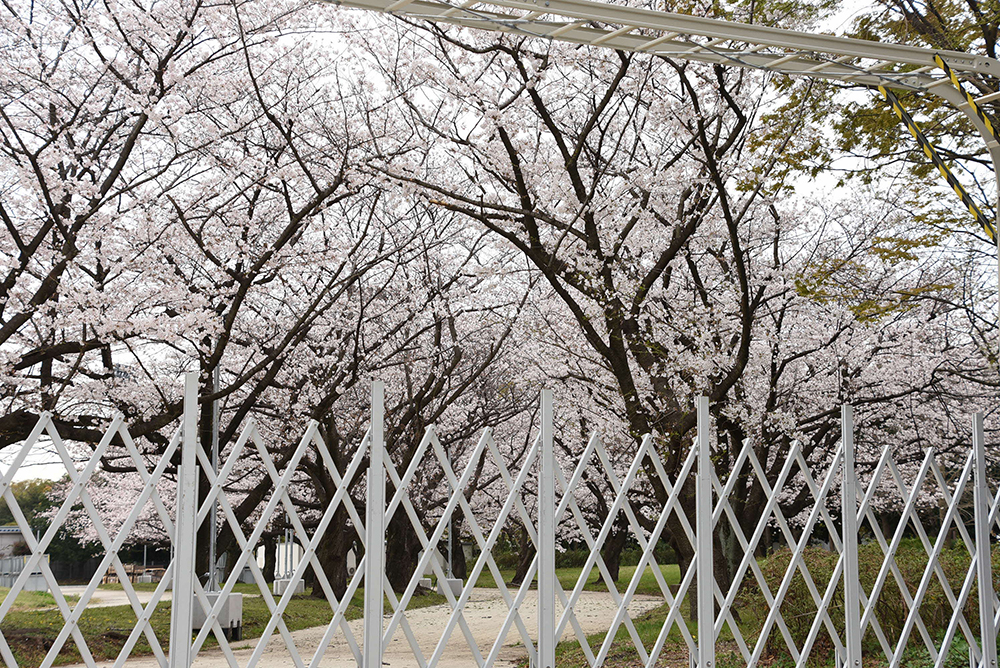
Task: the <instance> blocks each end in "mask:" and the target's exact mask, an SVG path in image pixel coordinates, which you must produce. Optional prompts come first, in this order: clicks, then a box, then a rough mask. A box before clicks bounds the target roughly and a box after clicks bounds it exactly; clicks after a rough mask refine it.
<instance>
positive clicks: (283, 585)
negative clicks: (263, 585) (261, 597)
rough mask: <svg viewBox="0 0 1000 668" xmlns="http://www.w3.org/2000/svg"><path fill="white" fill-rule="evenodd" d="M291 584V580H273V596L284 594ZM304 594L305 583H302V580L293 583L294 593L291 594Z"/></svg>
mask: <svg viewBox="0 0 1000 668" xmlns="http://www.w3.org/2000/svg"><path fill="white" fill-rule="evenodd" d="M291 583H292V579H291V578H281V579H280V580H275V581H274V595H275V596H282V595H283V594H284V593H285V590H286V589H288V585H290V584H291ZM304 593H306V583H305V582H303V581H302V580H299V581H298V582H296V583H295V591H294V592H293V594H304Z"/></svg>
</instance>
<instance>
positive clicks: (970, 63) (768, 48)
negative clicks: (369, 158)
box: [317, 0, 1000, 367]
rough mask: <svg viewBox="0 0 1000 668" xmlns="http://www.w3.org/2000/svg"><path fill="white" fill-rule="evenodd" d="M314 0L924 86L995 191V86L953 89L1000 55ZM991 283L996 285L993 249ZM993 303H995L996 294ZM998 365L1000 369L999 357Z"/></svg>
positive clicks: (704, 21) (489, 1)
mask: <svg viewBox="0 0 1000 668" xmlns="http://www.w3.org/2000/svg"><path fill="white" fill-rule="evenodd" d="M317 1H318V2H323V3H326V4H334V5H342V6H345V7H354V8H358V9H366V10H369V11H375V12H380V13H384V14H390V15H393V16H399V17H403V18H408V19H418V20H426V21H432V22H436V23H448V24H452V25H457V26H463V27H466V28H478V29H482V30H489V31H493V32H500V33H509V34H518V35H525V36H531V37H538V38H543V39H551V40H558V41H560V42H569V43H571V44H582V45H589V46H597V47H602V48H608V49H620V50H623V51H631V52H634V53H649V54H652V55H657V56H664V57H668V58H676V59H683V60H690V61H696V62H703V63H712V64H718V65H726V66H732V67H742V68H747V69H755V70H763V71H766V72H772V73H775V74H783V75H787V76H804V77H810V78H813V79H827V80H831V81H838V82H842V83H845V84H849V85H858V86H868V87H871V88H873V89H874V88H878V87H880V86H881V87H884V88H887V89H896V90H907V91H917V92H921V93H928V94H930V95H933V96H935V97H937V98H940V99H942V100H944V101H945V102H947V103H948V104H949V105H951V106H952V107H954V108H955V109H957V110H958V111H961V112H962V113H963V114H965V116H966V117H967V118H968V119H969V120H970V121H971V122H972V124H973V126H974V127H975V128H976V130H977V132H979V135H980V137H982V139H983V142H984V143H985V145H986V149H987V151H988V152H989V155H990V160H991V162H992V165H993V174H994V178H995V180H996V185H997V197H998V198H1000V142H998V141H997V138H996V136H995V134H994V132H993V128H992V127H990V124H989V121H988V120H987V119H986V117H985V115H984V114H983V113H982V111H981V107H982V105H984V104H986V103H989V102H993V101H995V100H1000V91H993V92H990V93H988V94H986V95H982V96H979V97H973V96H972V95H969V94H968V93H966V92H965V91H962V90H959V88H958V86H959V85H960V80H961V78H963V77H965V78H968V77H969V76H970V75H984V76H990V77H995V78H996V79H997V80H998V81H1000V61H998V60H997V59H994V58H989V57H986V56H979V55H973V54H968V53H964V52H961V51H941V50H935V49H925V48H921V47H915V46H907V45H903V44H887V43H884V42H874V41H870V40H862V39H854V38H849V37H836V36H833V35H820V34H813V33H807V32H801V31H796V30H784V29H780V28H770V27H767V26H758V25H752V24H745V23H736V22H732V21H723V20H719V19H709V18H702V17H698V16H688V15H685V14H675V13H671V12H661V11H656V10H652V9H643V8H638V7H628V6H624V5H616V4H607V3H603V2H594V1H593V0H465V2H461V3H460V4H459V3H452V2H449V1H448V0H317ZM942 64H944V67H943V68H942ZM949 68H950V70H951V71H948V69H949ZM998 215H1000V204H998V206H997V207H996V209H995V211H994V216H995V217H994V225H996V216H998ZM994 229H996V228H995V227H994ZM987 235H988V236H989V231H988V230H987ZM997 282H998V290H1000V252H998V253H997ZM997 308H998V310H1000V299H998V303H997ZM998 322H1000V315H998ZM997 365H998V367H1000V355H998V357H997Z"/></svg>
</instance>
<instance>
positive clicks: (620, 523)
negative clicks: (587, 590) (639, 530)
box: [594, 512, 631, 582]
mask: <svg viewBox="0 0 1000 668" xmlns="http://www.w3.org/2000/svg"><path fill="white" fill-rule="evenodd" d="M630 535H631V534H630V532H629V530H628V518H627V517H625V513H622V512H619V514H618V517H617V518H616V519H615V525H614V527H613V528H612V530H611V534H610V535H609V536H608V538H607V540H605V541H604V546H603V547H602V548H601V559H603V560H604V565H605V566H607V567H608V573H609V574H610V575H611V580H612V582H618V578H619V577H620V572H621V565H622V550H624V549H625V545H627V544H628V538H629V536H630ZM601 579H602V576H601V573H600V571H598V573H597V576H596V578H595V580H594V581H595V582H600V581H601Z"/></svg>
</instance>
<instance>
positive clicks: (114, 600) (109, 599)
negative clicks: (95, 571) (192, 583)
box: [59, 585, 171, 608]
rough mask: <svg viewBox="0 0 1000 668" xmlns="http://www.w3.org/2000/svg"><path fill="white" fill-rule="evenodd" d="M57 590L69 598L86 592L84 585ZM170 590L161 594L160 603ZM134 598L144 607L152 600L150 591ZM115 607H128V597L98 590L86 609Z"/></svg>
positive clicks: (168, 594)
mask: <svg viewBox="0 0 1000 668" xmlns="http://www.w3.org/2000/svg"><path fill="white" fill-rule="evenodd" d="M59 590H60V591H62V593H63V596H69V595H70V594H76V595H77V596H82V595H83V592H84V591H86V590H87V586H86V585H60V586H59ZM170 593H171V592H170V590H169V589H168V590H167V591H165V592H163V596H162V597H161V598H160V600H161V601H169V600H170ZM136 596H138V597H139V601H140V602H141V603H142V604H143V605H146V604H147V603H149V601H150V599H151V598H153V592H151V591H137V592H136ZM116 605H129V602H128V595H127V594H125V592H124V591H120V590H115V589H98V590H97V591H96V592H94V595H93V597H91V599H90V601H88V602H87V607H88V608H110V607H112V606H116Z"/></svg>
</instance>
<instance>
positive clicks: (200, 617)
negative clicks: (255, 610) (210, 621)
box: [191, 591, 243, 639]
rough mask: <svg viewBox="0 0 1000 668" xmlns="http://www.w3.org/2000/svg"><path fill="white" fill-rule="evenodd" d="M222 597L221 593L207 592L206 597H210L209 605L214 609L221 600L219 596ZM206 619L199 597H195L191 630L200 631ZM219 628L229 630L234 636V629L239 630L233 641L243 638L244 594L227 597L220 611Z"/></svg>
mask: <svg viewBox="0 0 1000 668" xmlns="http://www.w3.org/2000/svg"><path fill="white" fill-rule="evenodd" d="M221 595H222V592H221V591H207V592H205V596H206V597H208V601H209V604H211V605H212V607H215V602H216V601H218V600H219V596H221ZM206 619H207V614H206V612H205V611H204V610H202V607H201V603H199V601H198V597H195V601H194V609H193V610H192V615H191V628H192V629H200V628H201V627H202V626H204V625H205V620H206ZM219 626H221V627H222V628H223V630H229V632H230V634H232V632H233V630H234V629H235V630H237V635H236V636H234V637H233V639H239V638H240V637H241V635H242V628H243V594H229V595H228V596H227V597H226V602H225V603H223V604H222V609H221V610H219Z"/></svg>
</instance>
